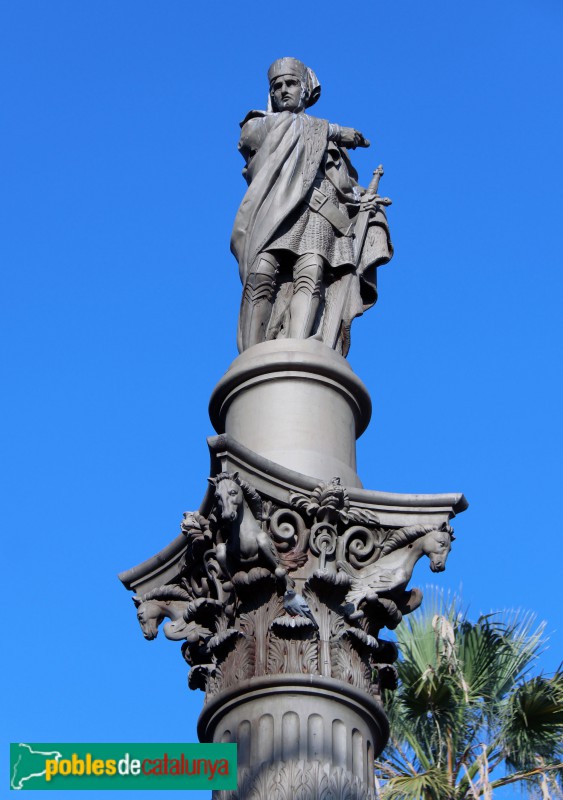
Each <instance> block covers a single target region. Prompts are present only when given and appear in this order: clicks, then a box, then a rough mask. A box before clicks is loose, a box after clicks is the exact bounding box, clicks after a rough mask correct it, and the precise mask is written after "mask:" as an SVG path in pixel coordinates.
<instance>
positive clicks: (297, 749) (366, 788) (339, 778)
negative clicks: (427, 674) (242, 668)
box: [198, 674, 389, 800]
mask: <svg viewBox="0 0 563 800" xmlns="http://www.w3.org/2000/svg"><path fill="white" fill-rule="evenodd" d="M198 733H199V738H200V741H202V742H236V743H237V744H238V766H239V782H238V787H237V789H236V791H233V792H221V793H216V794H215V795H214V796H217V797H220V798H221V800H246V798H248V797H252V798H253V800H271V798H273V797H275V796H277V795H276V794H275V791H274V790H275V787H276V784H278V783H279V782H280V781H281V782H282V784H283V786H284V788H285V791H286V792H287V794H286V795H284V796H287V797H293V796H299V797H300V798H303V800H315V799H316V798H318V797H321V796H325V793H327V796H329V797H334V798H335V800H336V799H337V798H342V799H343V800H344V798H348V799H349V800H371V798H372V797H373V790H374V777H373V760H374V758H375V757H376V756H377V755H379V753H380V752H381V750H382V749H383V747H384V746H385V743H386V741H387V738H388V734H389V729H388V723H387V718H386V717H385V714H384V712H383V709H382V707H381V706H380V704H379V703H378V702H377V701H376V700H375V699H374V698H372V697H369V696H367V695H366V694H365V692H362V691H360V690H358V689H356V688H354V687H353V686H350V685H347V684H345V683H342V682H341V681H337V680H334V679H331V678H322V677H319V676H316V675H288V674H285V675H280V676H265V677H260V678H254V679H251V680H247V681H244V682H241V683H240V684H239V685H238V686H237V687H236V688H233V689H230V690H228V691H224V692H221V693H220V694H218V695H215V696H214V697H213V698H212V699H211V700H209V701H208V703H207V704H206V706H205V707H204V709H203V711H202V713H201V716H200V718H199V724H198ZM282 774H283V775H282ZM323 790H324V791H323Z"/></svg>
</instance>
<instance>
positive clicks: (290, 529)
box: [270, 508, 309, 572]
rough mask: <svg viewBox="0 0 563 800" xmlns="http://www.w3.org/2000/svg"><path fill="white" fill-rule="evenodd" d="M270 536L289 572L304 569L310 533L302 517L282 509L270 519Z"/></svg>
mask: <svg viewBox="0 0 563 800" xmlns="http://www.w3.org/2000/svg"><path fill="white" fill-rule="evenodd" d="M270 536H271V537H272V539H273V541H274V544H275V546H276V549H277V551H278V553H279V556H280V561H281V563H282V564H283V566H284V567H285V568H286V570H287V571H288V572H293V571H295V570H296V569H299V568H300V567H302V566H303V565H304V564H305V562H306V561H307V540H308V538H309V532H308V530H307V526H306V525H305V523H304V522H303V519H302V518H301V516H300V515H299V514H298V513H297V512H296V511H292V510H291V509H289V508H280V509H279V510H278V511H275V512H274V513H273V514H272V516H271V518H270Z"/></svg>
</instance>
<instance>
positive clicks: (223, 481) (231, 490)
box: [208, 472, 244, 522]
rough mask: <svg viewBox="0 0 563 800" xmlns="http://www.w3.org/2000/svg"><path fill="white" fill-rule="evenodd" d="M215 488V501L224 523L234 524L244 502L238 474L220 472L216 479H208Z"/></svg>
mask: <svg viewBox="0 0 563 800" xmlns="http://www.w3.org/2000/svg"><path fill="white" fill-rule="evenodd" d="M208 480H209V483H210V484H211V485H212V486H214V487H215V500H216V502H217V505H218V506H219V509H220V510H221V519H222V520H223V521H224V522H234V521H235V520H236V518H237V516H238V514H239V509H240V507H241V506H242V503H243V500H244V494H243V490H242V486H241V483H240V479H239V476H238V472H232V473H231V472H220V473H219V475H217V477H216V478H208Z"/></svg>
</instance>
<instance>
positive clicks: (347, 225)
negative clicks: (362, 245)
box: [307, 188, 354, 236]
mask: <svg viewBox="0 0 563 800" xmlns="http://www.w3.org/2000/svg"><path fill="white" fill-rule="evenodd" d="M307 202H308V205H309V208H311V209H312V210H313V211H316V212H317V214H320V215H321V216H322V217H324V218H325V219H326V220H328V221H329V222H330V224H331V225H332V227H333V228H334V229H335V230H337V231H338V233H341V234H342V236H353V235H354V223H353V222H350V220H349V219H348V217H347V216H346V214H343V213H342V211H340V209H339V208H337V207H336V206H335V205H334V204H333V203H331V202H330V200H329V198H328V197H327V196H326V194H324V192H321V190H320V189H317V188H315V189H313V191H312V192H311V196H310V197H309V199H308V201H307Z"/></svg>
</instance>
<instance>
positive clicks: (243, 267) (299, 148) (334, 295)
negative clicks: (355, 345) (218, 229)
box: [231, 58, 393, 355]
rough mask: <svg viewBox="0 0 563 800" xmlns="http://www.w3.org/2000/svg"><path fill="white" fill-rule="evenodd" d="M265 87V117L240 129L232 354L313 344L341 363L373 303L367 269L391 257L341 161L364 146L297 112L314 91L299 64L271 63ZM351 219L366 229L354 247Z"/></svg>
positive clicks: (352, 134)
mask: <svg viewBox="0 0 563 800" xmlns="http://www.w3.org/2000/svg"><path fill="white" fill-rule="evenodd" d="M268 80H269V84H270V93H269V97H268V110H267V111H250V112H249V113H248V114H247V115H246V117H245V119H244V120H243V122H242V123H241V127H242V132H241V137H240V142H239V150H240V151H241V153H242V155H243V157H244V159H245V161H246V168H245V169H244V171H243V175H244V177H245V179H246V181H247V183H248V190H247V192H246V195H245V197H244V199H243V201H242V203H241V205H240V208H239V210H238V213H237V216H236V219H235V224H234V228H233V233H232V239H231V249H232V251H233V253H234V255H235V257H236V259H237V261H238V263H239V270H240V276H241V280H242V284H243V296H242V303H241V310H240V316H239V330H238V339H237V341H238V347H239V351H240V352H242V351H243V350H246V349H247V348H249V347H251V346H252V345H254V344H257V343H259V342H262V341H265V340H268V339H277V338H293V339H304V338H308V337H311V336H313V337H314V338H316V339H319V340H321V341H323V342H325V343H326V344H327V345H328V346H329V347H333V348H334V349H336V350H338V351H339V352H342V353H343V354H344V355H346V353H347V352H348V348H349V339H350V325H351V322H352V320H353V319H354V317H357V316H359V315H360V314H362V313H363V312H364V311H365V310H366V309H367V308H370V307H371V306H372V305H373V304H374V303H375V301H376V299H377V290H376V275H375V268H376V267H377V266H380V265H381V264H384V263H386V262H387V261H389V259H390V258H391V256H392V253H393V250H392V245H391V241H390V238H389V231H388V227H387V220H386V217H385V211H384V208H383V205H382V204H378V203H377V200H380V201H381V200H382V199H381V198H379V196H378V195H375V197H374V195H371V196H370V198H369V201H370V202H369V203H367V202H366V201H365V200H364V201H363V202H362V197H363V195H364V192H365V190H364V189H362V187H360V186H359V185H358V183H357V173H356V171H355V170H354V168H353V166H352V164H351V163H350V159H349V157H348V153H347V148H356V147H369V142H368V141H367V140H366V139H365V138H364V136H363V135H362V134H361V133H360V132H359V131H356V130H354V129H353V128H345V127H341V126H339V125H335V124H332V123H329V122H328V121H327V120H323V119H318V118H316V117H311V116H309V115H308V114H307V113H306V112H305V109H307V108H309V107H310V106H312V105H313V104H314V103H316V102H317V100H318V99H319V96H320V93H321V87H320V84H319V82H318V80H317V77H316V75H315V73H314V72H313V71H312V70H311V69H310V68H308V67H306V66H305V64H303V63H302V62H301V61H298V60H297V59H295V58H280V59H278V60H277V61H275V62H274V63H273V64H272V66H271V67H270V69H269V70H268ZM374 199H375V202H374ZM360 211H363V212H364V216H365V215H366V214H367V217H365V218H366V220H367V221H368V224H367V225H365V224H364V225H363V235H362V237H361V238H362V241H361V242H358V238H357V236H356V230H355V228H356V227H357V226H356V225H355V223H356V221H357V220H358V219H359V212H360Z"/></svg>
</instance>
